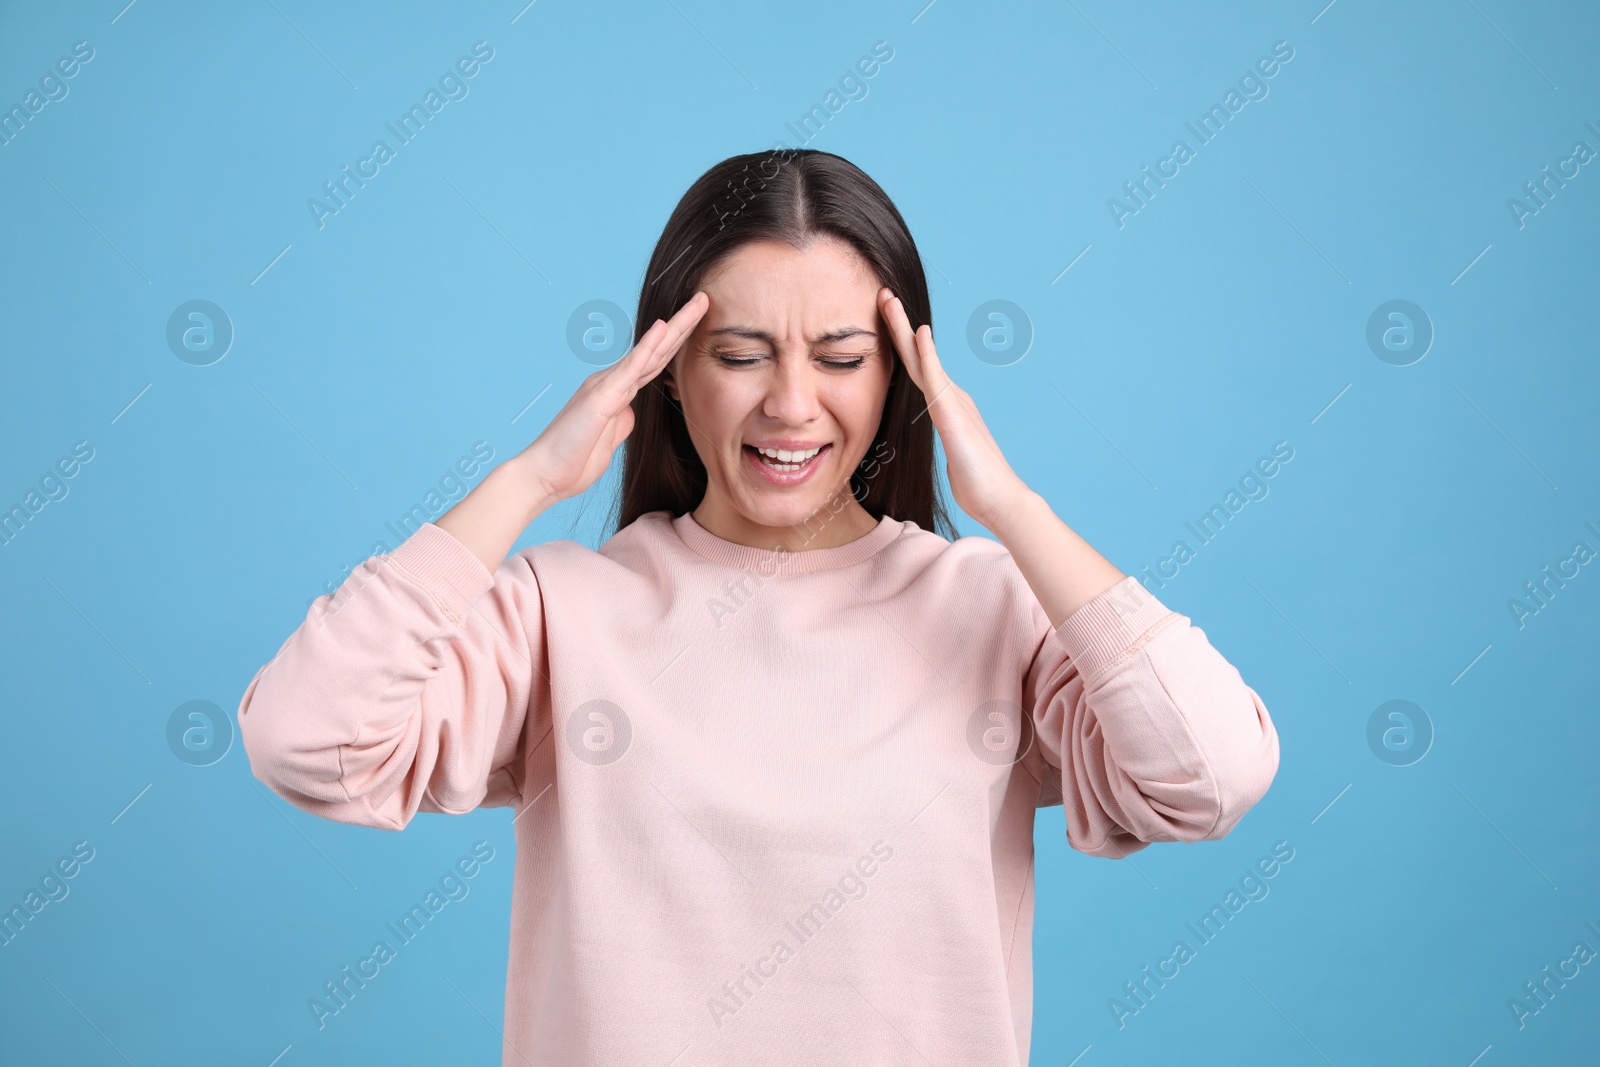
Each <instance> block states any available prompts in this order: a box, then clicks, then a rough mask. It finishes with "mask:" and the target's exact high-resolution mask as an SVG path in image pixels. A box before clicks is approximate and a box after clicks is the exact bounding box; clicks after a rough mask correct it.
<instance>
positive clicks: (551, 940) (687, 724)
mask: <svg viewBox="0 0 1600 1067" xmlns="http://www.w3.org/2000/svg"><path fill="white" fill-rule="evenodd" d="M238 719H239V729H240V736H241V739H242V741H243V744H244V747H245V750H246V752H247V754H248V756H249V759H250V766H251V769H252V771H253V773H254V774H255V775H256V777H258V778H259V779H261V780H262V781H263V782H265V783H266V784H267V785H268V786H270V787H271V788H272V789H273V790H274V791H275V792H277V793H278V794H279V795H280V796H282V797H283V798H285V799H286V800H288V801H289V802H291V803H293V804H295V805H297V806H298V807H300V808H303V809H304V810H306V811H308V812H311V813H313V814H316V815H320V816H323V817H324V818H328V819H333V820H336V821H339V822H345V823H351V824H356V825H361V826H369V827H376V828H379V829H386V830H400V829H403V828H404V827H405V826H406V825H407V824H408V823H409V822H410V821H411V820H412V819H413V818H414V817H415V816H416V814H417V813H418V812H443V813H448V814H461V813H464V812H467V811H471V810H473V809H475V808H478V807H510V808H511V809H513V812H514V816H513V820H514V821H513V829H514V834H515V840H516V845H517V860H516V867H515V882H514V887H513V894H512V897H513V903H512V916H511V940H512V944H511V951H510V964H509V969H508V973H507V981H506V1003H505V1030H504V1035H505V1041H504V1045H503V1050H502V1051H503V1062H504V1063H505V1064H507V1065H508V1067H510V1065H520V1064H535V1063H562V1064H569V1065H574V1067H586V1065H590V1064H594V1065H600V1064H607V1065H609V1064H614V1063H624V1062H628V1063H652V1062H654V1063H668V1062H675V1063H679V1064H691V1063H692V1064H699V1065H709V1064H745V1063H750V1062H761V1063H781V1064H790V1063H792V1064H811V1063H815V1062H852V1063H873V1064H901V1063H904V1064H924V1063H929V1062H931V1063H961V1064H964V1065H967V1064H970V1065H987V1064H994V1065H1002V1064H1003V1065H1006V1067H1018V1065H1024V1064H1026V1063H1027V1060H1028V1049H1029V1041H1030V1035H1031V1025H1032V1007H1033V968H1032V929H1033V906H1034V902H1033V820H1034V812H1035V811H1036V810H1037V809H1038V808H1040V807H1045V806H1050V805H1054V804H1062V805H1064V807H1065V816H1066V827H1067V840H1068V843H1069V844H1070V845H1071V846H1072V847H1073V848H1075V849H1077V850H1079V851H1081V852H1084V853H1086V854H1088V855H1093V856H1102V857H1107V858H1120V857H1124V856H1127V855H1129V854H1131V853H1133V852H1135V851H1138V850H1140V849H1143V848H1146V847H1148V846H1149V845H1150V844H1151V843H1154V842H1171V841H1200V840H1214V839H1217V838H1221V837H1223V836H1224V835H1226V834H1227V833H1228V832H1229V831H1230V830H1232V829H1233V827H1234V826H1235V825H1236V824H1237V823H1238V822H1239V820H1240V819H1241V818H1242V817H1243V816H1244V814H1245V813H1246V812H1247V811H1248V810H1249V809H1250V808H1251V807H1252V806H1253V805H1254V804H1255V803H1256V802H1257V801H1258V800H1259V799H1260V798H1261V797H1262V796H1263V795H1264V794H1265V792H1266V790H1267V788H1268V786H1269V785H1270V784H1271V782H1272V779H1273V776H1274V775H1275V773H1276V771H1277V766H1278V737H1277V733H1276V731H1275V729H1274V727H1273V724H1272V720H1271V719H1270V717H1269V716H1268V714H1267V710H1266V707H1265V706H1264V705H1263V703H1262V701H1261V699H1260V697H1259V696H1257V694H1256V693H1255V691H1254V690H1252V689H1251V688H1250V687H1249V686H1247V685H1246V684H1245V683H1244V681H1243V679H1242V678H1241V677H1240V675H1239V672H1238V671H1237V670H1236V669H1235V668H1234V667H1233V665H1232V664H1230V663H1229V662H1228V661H1227V660H1226V659H1224V658H1223V657H1222V655H1221V654H1220V653H1218V652H1217V651H1216V649H1215V648H1213V647H1212V646H1211V644H1210V642H1209V641H1208V640H1207V638H1206V636H1205V634H1204V633H1203V632H1202V631H1201V630H1200V629H1199V628H1198V627H1196V626H1194V625H1193V623H1192V622H1191V620H1189V619H1188V618H1186V617H1185V616H1183V615H1180V614H1177V613H1175V612H1173V611H1171V610H1169V609H1168V608H1166V607H1165V606H1164V605H1162V604H1161V602H1160V601H1159V600H1157V599H1156V598H1155V597H1154V596H1152V595H1151V594H1150V593H1149V592H1148V591H1147V590H1145V588H1144V587H1143V586H1142V585H1140V583H1139V582H1138V580H1137V579H1136V578H1133V577H1128V578H1126V579H1124V580H1123V581H1121V582H1119V583H1118V584H1117V585H1115V586H1113V587H1112V588H1111V589H1109V590H1107V591H1106V592H1104V593H1102V594H1101V595H1100V596H1098V597H1096V598H1095V599H1094V600H1092V601H1090V602H1089V603H1088V604H1086V605H1084V606H1083V607H1082V608H1080V609H1079V610H1078V611H1076V612H1075V613H1074V614H1073V615H1072V616H1071V617H1070V618H1068V619H1066V620H1065V621H1064V622H1063V623H1062V624H1061V625H1060V626H1059V627H1052V626H1051V625H1050V622H1049V620H1048V618H1047V617H1046V616H1045V614H1044V611H1043V609H1042V608H1041V607H1040V605H1039V603H1038V601H1037V599H1036V598H1035V597H1034V595H1033V592H1032V590H1031V589H1030V588H1029V587H1028V585H1027V582H1026V581H1025V579H1024V578H1023V576H1022V574H1021V572H1020V571H1019V570H1018V569H1017V566H1016V563H1015V561H1014V560H1013V559H1012V558H1011V556H1010V554H1009V553H1008V552H1007V551H1006V550H1005V548H1004V547H1003V546H1002V545H1000V544H999V543H997V542H995V541H993V540H990V539H987V538H982V537H964V538H961V539H959V540H957V541H955V542H953V543H952V542H949V541H946V540H945V539H944V538H942V537H940V536H938V535H937V534H935V533H932V532H930V531H927V530H923V529H921V528H920V527H919V526H917V524H916V523H913V522H909V521H899V520H895V519H892V518H888V517H884V518H883V519H881V520H880V521H879V523H878V525H877V526H876V527H875V528H874V529H873V530H871V531H870V532H868V533H867V534H866V535H864V536H862V537H859V538H857V539H856V540H854V541H851V542H849V543H847V544H844V545H841V546H838V547H834V548H826V549H812V550H806V551H793V552H769V551H766V550H762V549H756V548H751V547H749V546H745V545H739V544H735V543H733V542H730V541H726V540H723V539H722V538H720V537H717V536H716V535H714V534H712V533H710V532H709V531H708V530H706V529H704V528H703V527H701V526H700V525H699V524H698V523H697V522H696V521H695V520H694V518H693V516H692V515H690V514H684V515H680V516H677V517H673V516H672V515H670V514H669V513H668V512H665V511H656V512H651V513H649V514H646V515H644V516H641V517H640V518H639V519H638V520H637V521H635V522H633V523H632V524H630V525H629V526H628V527H626V528H625V529H623V530H621V531H619V532H618V533H617V534H616V535H615V536H613V537H612V538H611V539H610V540H608V541H607V542H606V543H605V544H604V545H602V546H601V547H600V549H599V550H598V551H596V550H592V549H589V548H587V547H585V546H582V545H579V544H577V543H575V542H572V541H553V542H549V543H546V544H542V545H537V546H534V547H532V548H528V549H525V550H522V551H520V552H517V553H515V554H514V555H512V556H511V557H509V558H508V559H507V560H506V561H505V562H504V563H503V564H502V565H501V566H500V567H499V568H498V570H496V571H494V572H490V571H489V570H488V569H487V568H485V567H484V566H483V564H482V562H481V561H479V560H478V559H477V557H476V556H474V555H473V554H472V552H471V551H470V550H469V549H467V548H466V546H464V545H463V544H462V543H461V542H459V541H458V540H456V539H455V538H454V537H452V536H451V535H450V534H448V533H446V532H445V531H444V530H442V529H440V528H439V527H437V526H434V525H433V524H431V523H429V524H425V525H424V526H422V527H421V528H420V529H419V530H418V531H417V532H416V533H414V534H413V535H412V536H411V537H410V538H409V539H407V540H406V541H405V542H404V543H403V544H401V545H400V546H399V547H398V548H397V549H395V551H393V552H392V553H388V554H384V555H378V556H374V557H373V558H371V559H369V560H367V561H366V562H364V563H363V564H362V565H361V566H360V567H358V568H357V569H356V570H355V571H353V572H352V573H351V574H350V576H349V577H348V578H347V579H346V580H345V582H344V583H343V584H342V585H341V586H340V587H339V589H338V590H337V591H335V592H334V593H333V594H330V595H327V596H323V597H319V598H318V599H317V600H316V601H315V602H314V603H313V604H312V606H311V608H310V610H309V612H308V614H307V617H306V619H305V621H304V622H303V623H302V624H301V625H300V627H299V628H298V629H296V630H295V631H294V633H293V634H291V635H290V636H289V638H288V640H286V641H285V642H284V644H283V646H282V647H281V648H280V649H279V650H278V652H277V654H276V655H275V656H274V657H273V658H272V660H271V661H270V662H268V663H267V664H266V665H265V666H263V667H262V668H261V669H260V670H259V671H258V672H257V673H256V675H255V677H254V678H253V679H252V680H251V681H250V683H249V685H248V687H247V688H246V690H245V692H244V695H243V699H242V700H241V702H240V705H239V712H238ZM680 1055H681V1057H682V1058H681V1059H674V1057H678V1056H680Z"/></svg>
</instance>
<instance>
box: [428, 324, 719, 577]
mask: <svg viewBox="0 0 1600 1067" xmlns="http://www.w3.org/2000/svg"><path fill="white" fill-rule="evenodd" d="M710 305H711V298H710V297H709V296H707V295H706V294H705V293H703V292H701V293H696V294H694V296H692V297H690V298H689V301H688V303H686V304H684V305H683V307H681V308H679V309H678V312H677V314H675V315H673V316H672V321H670V322H662V321H661V320H660V319H657V320H656V321H655V322H654V323H652V324H651V326H650V328H649V329H648V330H646V331H645V332H644V336H643V337H640V338H639V343H638V344H636V345H634V346H633V347H632V348H631V349H629V350H628V354H627V355H625V356H623V357H622V358H621V359H619V360H617V361H616V362H615V363H613V364H612V365H611V366H609V367H604V368H602V369H600V370H597V371H595V372H594V373H593V374H591V375H589V377H588V378H585V379H584V381H583V384H582V385H580V386H578V391H577V392H575V393H573V394H572V399H570V400H568V401H567V405H566V407H564V408H562V409H561V410H560V411H558V412H556V415H555V418H553V419H551V420H550V425H548V426H546V427H545V428H544V432H543V433H541V434H540V435H539V436H538V437H537V438H536V439H535V440H534V442H533V444H531V445H529V446H528V447H527V448H525V449H523V450H522V451H521V452H519V453H517V454H516V455H515V456H513V457H512V458H511V459H508V460H507V461H506V462H504V463H502V464H501V465H500V466H498V467H496V468H494V469H493V470H491V471H490V472H489V473H488V474H487V475H485V476H484V479H483V481H481V482H479V483H478V484H477V485H476V486H475V487H474V488H473V489H472V491H471V492H469V493H468V494H467V495H466V496H465V497H463V498H462V499H461V501H460V502H459V503H457V504H456V506H455V507H453V508H451V509H450V510H449V511H447V512H445V513H444V514H443V515H441V516H439V518H437V519H435V520H434V525H435V526H437V527H439V528H440V529H441V530H443V531H445V532H446V533H448V534H450V535H451V536H452V537H454V538H455V539H456V540H458V541H460V542H461V543H462V544H463V545H465V546H466V547H467V548H469V549H470V550H471V551H472V554H473V555H475V556H477V557H478V559H479V560H481V561H482V562H483V565H484V566H485V567H487V568H489V570H491V571H493V570H495V569H496V568H498V567H499V566H500V564H501V563H502V562H503V561H504V560H505V557H506V553H507V552H509V551H511V546H512V545H514V544H515V543H516V541H517V538H518V537H521V536H522V531H523V530H525V529H527V527H528V524H529V523H531V522H533V520H534V519H536V518H538V516H539V515H540V513H542V512H543V511H544V509H545V508H547V507H549V506H550V505H551V504H554V503H556V502H557V501H559V500H565V499H566V498H567V497H571V496H577V495H578V494H579V493H581V492H583V491H584V490H585V489H587V488H589V486H591V485H593V484H594V483H595V480H596V479H598V478H599V477H600V475H601V474H603V473H605V469H606V467H608V466H610V464H611V453H612V452H614V451H616V447H617V445H619V444H621V443H622V440H623V438H625V437H627V436H628V434H629V432H630V431H631V430H632V429H633V408H632V406H631V404H632V402H633V397H634V394H636V393H638V391H639V390H640V389H643V388H644V387H645V386H646V385H648V384H649V383H650V380H651V379H653V378H654V377H655V376H656V375H657V374H660V373H661V371H662V370H663V369H664V368H665V367H666V365H667V363H668V362H670V361H671V359H672V357H673V355H674V354H676V353H677V351H678V349H679V348H681V347H682V346H683V341H684V338H685V337H687V336H688V335H689V331H691V330H693V329H694V327H695V324H696V323H698V322H699V321H700V318H701V316H703V315H704V314H705V312H706V308H708V307H709V306H710Z"/></svg>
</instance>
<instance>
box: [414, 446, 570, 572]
mask: <svg viewBox="0 0 1600 1067" xmlns="http://www.w3.org/2000/svg"><path fill="white" fill-rule="evenodd" d="M526 455H527V453H526V452H523V453H521V454H520V455H518V456H514V457H512V458H511V459H509V460H507V461H506V462H504V463H502V464H500V466H498V467H496V468H494V470H492V471H490V472H489V473H488V474H487V475H485V476H484V479H483V481H481V482H479V483H478V484H477V485H476V486H474V487H473V489H472V491H471V492H470V493H468V494H467V495H466V496H465V497H464V498H462V500H461V502H460V503H458V504H456V506H455V507H453V508H451V509H450V510H449V511H447V512H445V513H444V514H443V515H441V516H439V518H438V519H436V520H434V525H435V526H437V527H439V528H440V529H441V530H443V531H445V532H446V533H448V534H449V535H450V536H452V537H454V538H455V539H456V540H458V541H460V542H461V543H462V544H463V545H465V546H466V547H467V548H468V549H470V550H471V551H472V554H473V555H475V556H477V557H478V559H479V561H480V562H482V563H483V565H484V566H485V567H486V568H488V569H489V570H490V571H491V572H492V571H495V570H497V569H499V567H500V564H501V563H503V562H505V558H506V554H507V553H509V552H510V551H511V546H512V545H514V544H516V542H517V538H519V537H521V536H522V531H524V530H526V529H527V528H528V526H529V525H530V524H532V522H533V520H534V519H536V518H538V517H539V516H540V515H541V514H542V513H543V512H544V510H545V509H546V508H548V507H549V506H550V505H551V504H553V503H555V500H556V498H554V497H552V496H551V495H550V493H549V490H548V489H547V488H546V487H545V486H544V484H543V483H542V482H541V481H540V480H539V479H538V477H537V476H536V474H535V473H534V471H535V470H536V468H535V467H533V466H531V465H529V464H526V463H522V462H519V461H520V460H522V459H523V457H524V456H526Z"/></svg>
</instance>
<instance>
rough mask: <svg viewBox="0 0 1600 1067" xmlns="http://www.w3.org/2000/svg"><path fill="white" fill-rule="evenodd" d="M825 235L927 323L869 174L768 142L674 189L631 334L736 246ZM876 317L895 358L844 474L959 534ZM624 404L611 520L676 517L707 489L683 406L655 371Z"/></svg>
mask: <svg viewBox="0 0 1600 1067" xmlns="http://www.w3.org/2000/svg"><path fill="white" fill-rule="evenodd" d="M825 235H826V236H832V237H836V238H839V239H840V240H843V241H845V242H846V243H848V244H849V245H850V246H851V247H853V248H854V249H855V250H856V251H857V252H858V253H859V254H860V255H861V256H862V258H863V259H865V260H866V261H867V263H868V264H869V265H870V266H871V268H872V269H873V271H874V272H875V273H876V274H877V276H878V279H879V281H880V282H881V284H883V285H887V286H888V287H889V288H890V289H892V290H893V291H894V294H895V295H896V296H898V297H899V298H900V302H901V303H902V304H903V305H904V306H905V310H906V316H907V317H908V318H909V319H910V320H911V326H912V328H913V329H916V328H917V327H918V326H920V325H921V324H922V323H932V321H933V315H932V309H931V307H930V304H929V300H928V281H927V278H926V276H925V275H924V274H923V271H922V258H921V257H920V256H919V255H918V254H917V246H916V242H915V241H913V240H912V239H911V231H910V230H909V229H908V228H907V227H906V223H905V219H903V218H901V217H900V212H899V211H898V210H897V209H896V208H895V206H894V203H893V202H892V201H891V200H890V199H889V197H888V195H887V194H886V193H885V192H884V191H883V189H882V188H880V187H879V185H878V183H877V182H875V181H873V180H872V179H871V178H870V177H868V176H867V175H866V173H865V172H863V171H862V170H861V169H860V168H859V167H857V166H856V165H855V164H853V163H851V162H850V161H849V160H846V159H844V158H842V157H840V156H836V155H833V154H831V153H829V152H819V151H817V150H816V149H813V148H801V149H789V148H775V149H771V150H768V151H765V152H751V153H747V154H745V155H738V156H730V157H729V158H727V159H725V160H723V161H722V162H721V163H718V164H716V165H715V166H713V167H712V168H711V169H710V170H708V171H706V172H705V173H704V174H702V175H701V176H700V177H699V178H698V179H696V181H695V183H694V184H693V185H691V186H690V187H689V190H688V192H686V193H684V194H683V199H681V200H679V201H678V206H677V207H676V208H674V209H673V212H672V216H671V217H670V218H668V219H667V224H666V226H665V228H664V229H663V230H662V231H661V239H660V240H659V241H657V242H656V247H655V251H654V252H653V253H652V254H651V256H650V264H649V267H648V269H647V270H646V272H645V282H644V285H643V287H642V288H641V290H640V293H639V309H638V314H637V315H636V316H635V317H634V332H633V341H634V343H635V344H637V343H638V341H639V338H640V337H642V336H643V335H644V332H645V331H646V330H647V329H649V328H650V325H651V323H653V322H655V320H656V319H663V320H665V319H670V318H671V317H672V316H673V314H674V313H676V312H677V310H678V309H679V308H680V307H682V306H683V305H684V303H686V302H687V301H688V299H689V298H690V297H691V296H693V295H694V294H695V291H696V290H697V289H698V288H699V285H700V281H701V279H702V278H704V277H705V275H706V273H707V272H708V271H709V270H710V269H711V268H712V267H713V266H715V265H716V264H717V263H718V262H719V261H721V260H722V259H723V258H724V257H725V256H727V255H729V254H730V253H731V252H733V251H734V250H735V249H736V248H738V247H739V246H741V245H743V244H746V243H747V242H750V241H759V240H779V241H783V242H785V243H787V244H789V245H790V246H792V247H795V248H800V247H803V246H804V245H805V244H806V243H807V242H808V241H810V240H811V239H813V238H816V237H819V236H825ZM877 329H878V332H879V336H880V337H881V338H882V339H883V350H884V354H885V355H886V356H889V357H890V358H891V359H892V361H893V364H894V370H893V372H892V374H891V376H890V379H889V391H888V394H887V395H886V396H885V398H884V402H883V417H882V418H881V419H880V420H879V421H878V433H877V436H876V437H875V438H874V440H873V442H872V444H871V446H869V447H868V449H867V453H866V456H865V457H863V459H862V462H861V466H860V467H859V468H858V469H857V470H856V471H855V472H853V473H852V474H851V476H850V491H851V493H852V494H854V496H855V498H856V500H858V501H859V502H860V504H861V506H862V507H863V508H865V509H866V511H867V513H868V514H870V515H871V516H872V517H873V518H874V519H881V518H882V517H883V516H885V515H888V516H889V517H890V518H893V519H900V520H902V521H911V522H915V523H916V524H917V525H918V526H920V527H921V528H922V529H924V530H931V531H933V532H935V533H939V534H941V535H943V536H944V537H946V538H947V539H949V540H955V539H956V538H957V537H958V536H959V534H958V533H957V532H956V529H955V526H954V524H953V523H952V522H951V521H950V516H949V514H948V513H947V511H946V509H945V504H944V500H943V498H942V495H941V493H940V490H939V477H938V469H937V463H936V457H935V453H934V445H933V420H932V418H931V417H930V416H929V415H927V414H926V410H925V409H926V407H927V399H926V398H925V397H924V396H923V393H922V390H921V389H920V388H918V387H917V384H916V383H915V382H913V381H912V380H911V376H910V374H908V373H907V372H906V368H905V363H904V362H903V361H902V360H901V359H900V357H899V356H898V354H896V351H895V348H894V343H893V340H892V339H891V338H890V336H889V332H888V329H887V327H886V326H885V325H884V324H883V323H882V321H881V317H880V322H879V323H878V326H877ZM633 413H634V427H633V432H632V433H630V434H629V435H628V438H627V440H626V441H625V442H624V444H623V460H622V484H621V489H620V491H619V493H618V497H617V501H616V505H617V508H616V511H615V514H616V526H615V527H614V529H616V530H620V529H622V528H623V527H625V526H628V525H629V524H631V523H632V522H633V521H634V520H635V519H637V518H638V517H639V516H641V515H644V514H646V513H648V512H651V511H660V510H665V511H667V512H669V513H670V514H671V515H672V516H673V517H674V518H676V517H677V516H680V515H682V514H684V513H685V512H688V511H692V510H693V509H694V508H695V507H696V506H698V505H699V503H700V500H701V498H702V497H703V496H704V495H705V491H706V468H705V464H703V463H702V462H701V460H700V456H699V453H697V452H696V451H695V448H694V443H693V441H692V440H691V439H690V437H689V430H688V427H687V426H686V425H685V423H684V419H683V408H682V406H681V405H680V404H679V403H678V401H676V400H673V399H672V396H671V394H670V393H669V392H668V391H667V389H666V387H665V385H664V383H663V382H662V381H661V379H660V378H659V377H657V378H656V379H655V380H654V381H652V382H651V383H650V384H649V385H648V386H646V387H645V388H643V389H641V390H639V392H638V394H637V395H635V396H634V398H633ZM919 416H920V417H919Z"/></svg>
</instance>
